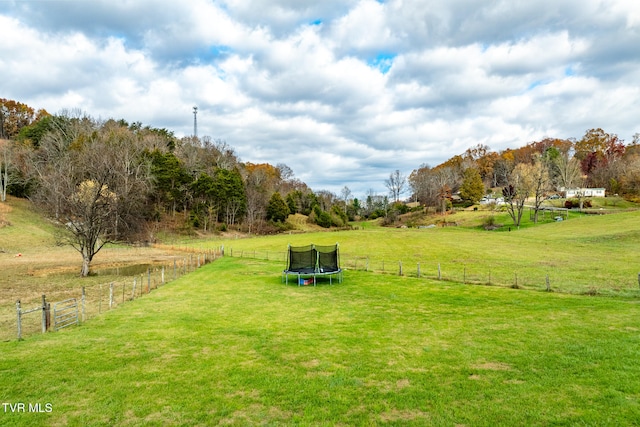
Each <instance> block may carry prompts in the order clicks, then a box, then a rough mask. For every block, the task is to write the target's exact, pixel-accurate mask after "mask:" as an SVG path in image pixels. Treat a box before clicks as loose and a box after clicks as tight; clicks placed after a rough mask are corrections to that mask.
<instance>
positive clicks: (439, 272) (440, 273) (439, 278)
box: [438, 263, 442, 280]
mask: <svg viewBox="0 0 640 427" xmlns="http://www.w3.org/2000/svg"><path fill="white" fill-rule="evenodd" d="M438 280H442V271H441V270H440V263H438Z"/></svg>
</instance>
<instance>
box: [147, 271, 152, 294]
mask: <svg viewBox="0 0 640 427" xmlns="http://www.w3.org/2000/svg"><path fill="white" fill-rule="evenodd" d="M150 292H151V269H150V268H147V293H150Z"/></svg>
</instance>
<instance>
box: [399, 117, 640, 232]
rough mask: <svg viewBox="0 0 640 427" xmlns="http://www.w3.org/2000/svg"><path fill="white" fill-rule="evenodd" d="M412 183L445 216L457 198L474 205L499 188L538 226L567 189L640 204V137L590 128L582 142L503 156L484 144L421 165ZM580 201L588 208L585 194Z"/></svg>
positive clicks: (548, 142)
mask: <svg viewBox="0 0 640 427" xmlns="http://www.w3.org/2000/svg"><path fill="white" fill-rule="evenodd" d="M408 181H409V186H410V187H411V191H412V192H413V197H414V198H415V199H416V200H418V201H419V202H420V203H421V204H423V205H426V206H433V207H436V208H437V209H438V210H440V211H441V212H445V211H446V210H447V209H448V208H450V207H451V200H452V195H453V194H459V195H460V197H461V198H462V201H463V203H467V204H473V203H477V202H478V200H480V198H482V197H483V196H485V195H487V194H488V193H492V192H495V191H496V189H497V191H498V194H497V195H496V196H500V197H502V198H503V200H504V202H505V203H506V204H507V210H508V212H509V214H510V216H511V218H512V219H513V222H514V225H516V226H518V225H519V224H520V219H521V218H522V213H523V208H524V205H525V201H528V203H532V206H533V210H534V221H537V217H538V212H539V210H540V208H541V205H542V202H543V201H544V200H545V199H547V198H548V197H549V196H550V195H553V194H558V193H561V192H562V191H563V190H564V189H580V188H604V189H605V190H606V192H607V194H610V195H614V194H619V195H621V196H624V197H625V198H627V199H629V200H633V201H640V134H637V133H636V134H635V135H634V137H633V141H632V142H630V143H628V144H625V143H624V141H623V140H621V139H620V138H619V137H618V136H617V135H616V134H613V133H607V132H605V131H604V130H603V129H600V128H597V129H589V130H587V131H586V132H585V134H584V136H583V137H582V138H581V139H580V140H575V139H557V138H544V139H542V140H540V141H535V142H531V143H529V144H527V145H525V146H523V147H520V148H516V149H506V150H503V151H500V152H496V151H492V150H490V148H489V147H488V146H486V145H482V144H479V145H476V146H474V147H471V148H469V149H467V150H466V151H465V152H464V153H463V154H461V155H456V156H453V157H452V158H450V159H448V160H447V161H445V162H444V163H442V164H440V165H438V166H436V167H433V168H432V167H430V166H429V165H422V166H420V167H419V168H418V169H415V170H414V171H413V172H412V173H411V175H410V176H409V178H408ZM577 197H578V198H579V199H581V200H579V203H582V202H583V199H582V197H581V195H580V192H578V196H577Z"/></svg>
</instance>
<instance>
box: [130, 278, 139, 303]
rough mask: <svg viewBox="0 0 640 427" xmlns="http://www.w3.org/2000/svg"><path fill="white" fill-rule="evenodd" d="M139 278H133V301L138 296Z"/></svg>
mask: <svg viewBox="0 0 640 427" xmlns="http://www.w3.org/2000/svg"><path fill="white" fill-rule="evenodd" d="M137 281H138V280H137V279H136V278H135V277H134V278H133V289H132V290H131V301H133V300H134V299H135V298H136V284H137Z"/></svg>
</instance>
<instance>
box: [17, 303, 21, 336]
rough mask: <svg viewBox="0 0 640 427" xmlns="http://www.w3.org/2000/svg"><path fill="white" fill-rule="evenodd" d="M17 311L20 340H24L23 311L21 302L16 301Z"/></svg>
mask: <svg viewBox="0 0 640 427" xmlns="http://www.w3.org/2000/svg"><path fill="white" fill-rule="evenodd" d="M16 311H17V314H18V323H17V325H18V340H21V339H22V309H21V307H20V300H17V301H16Z"/></svg>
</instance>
